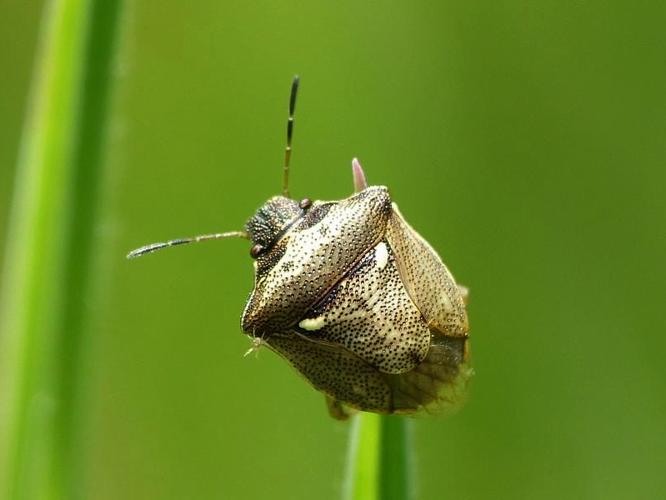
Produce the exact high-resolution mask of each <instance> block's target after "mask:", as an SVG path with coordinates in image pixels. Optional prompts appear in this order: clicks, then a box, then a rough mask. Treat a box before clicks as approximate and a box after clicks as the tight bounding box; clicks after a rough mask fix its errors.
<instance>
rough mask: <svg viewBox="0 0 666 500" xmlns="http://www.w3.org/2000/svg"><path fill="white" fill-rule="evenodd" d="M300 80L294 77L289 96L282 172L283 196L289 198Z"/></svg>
mask: <svg viewBox="0 0 666 500" xmlns="http://www.w3.org/2000/svg"><path fill="white" fill-rule="evenodd" d="M299 82H300V78H299V77H298V75H296V76H294V80H293V81H292V82H291V95H290V96H289V119H288V120H287V147H286V148H285V150H284V169H283V170H282V195H283V196H284V197H285V198H289V160H291V137H292V135H293V133H294V112H295V111H296V94H298V83H299Z"/></svg>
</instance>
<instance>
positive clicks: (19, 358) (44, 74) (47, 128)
mask: <svg viewBox="0 0 666 500" xmlns="http://www.w3.org/2000/svg"><path fill="white" fill-rule="evenodd" d="M103 4H104V5H106V7H100V6H102V5H103ZM118 4H119V2H109V3H106V4H105V2H102V1H97V2H93V1H92V0H52V1H49V2H47V4H46V7H45V10H44V14H43V16H44V17H43V26H42V29H41V32H40V41H39V49H38V53H37V57H36V61H35V70H34V76H33V83H32V89H31V95H30V102H29V110H28V114H27V118H26V123H25V128H24V131H23V136H22V143H21V151H20V154H19V161H18V165H17V173H16V185H15V190H14V198H13V204H12V207H11V215H10V221H9V230H8V237H7V252H6V254H5V262H4V266H3V271H2V276H3V282H2V290H1V293H2V295H1V296H0V298H1V299H2V300H1V303H0V499H11V500H19V499H24V498H25V499H32V498H44V499H65V498H67V499H69V498H72V497H73V494H72V491H73V490H74V480H73V478H72V477H71V472H72V470H73V468H74V467H73V464H74V462H75V459H74V457H73V454H72V450H73V449H74V443H73V442H72V440H73V437H74V432H73V425H72V422H73V418H74V413H73V412H74V411H75V410H73V408H74V407H75V403H76V401H75V400H76V397H77V394H78V393H77V387H78V383H77V367H78V366H79V365H80V359H78V356H79V354H80V346H81V342H82V337H83V335H82V332H83V330H82V328H83V327H82V325H83V319H82V318H83V314H84V313H83V308H82V307H81V303H80V301H79V299H80V294H81V293H82V292H81V290H85V289H87V285H88V283H87V277H86V269H87V264H88V263H89V262H90V254H91V248H90V244H89V242H90V235H91V234H92V229H91V228H92V226H93V222H94V221H93V219H94V216H93V215H92V214H94V208H95V193H96V190H95V187H96V186H97V180H98V178H99V171H100V164H101V155H100V151H101V149H100V148H101V144H102V138H103V134H104V131H105V126H104V125H105V120H106V117H105V104H106V96H107V95H108V83H107V82H108V69H109V67H110V66H109V61H110V57H111V52H112V51H111V50H104V48H105V46H106V45H105V44H108V43H109V42H108V41H109V40H112V39H113V36H109V34H110V33H111V34H112V33H113V32H114V26H115V24H116V20H117V16H116V15H109V5H112V6H117V5H118ZM114 8H115V7H114ZM113 12H114V11H113V9H112V10H111V14H113ZM115 12H117V9H116V11H115ZM100 19H103V20H102V21H101V24H100ZM104 26H107V27H109V26H110V27H111V30H109V29H104ZM100 37H101V38H100ZM100 40H101V42H100ZM104 40H106V41H104ZM91 188H92V190H91V191H90V192H88V194H84V193H85V192H86V191H87V190H90V189H91ZM74 259H75V260H76V263H74Z"/></svg>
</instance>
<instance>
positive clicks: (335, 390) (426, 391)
mask: <svg viewBox="0 0 666 500" xmlns="http://www.w3.org/2000/svg"><path fill="white" fill-rule="evenodd" d="M467 342H468V341H467V339H466V338H455V337H442V338H440V339H439V340H437V341H436V343H434V344H433V345H432V347H431V348H430V350H429V351H428V355H427V356H426V358H425V359H424V360H423V361H422V362H421V363H420V364H419V365H418V366H416V368H414V369H413V370H411V371H409V372H406V373H402V374H399V375H397V374H387V373H382V372H380V371H378V370H377V369H376V368H374V367H373V366H371V365H370V364H368V363H367V362H365V361H363V360H362V359H361V358H359V357H358V356H356V355H354V354H353V353H351V352H349V351H347V350H345V349H340V348H335V347H334V346H329V345H326V344H320V343H315V342H309V341H308V340H306V339H303V338H302V337H300V336H298V335H295V334H289V333H285V334H277V335H273V336H271V337H270V340H269V341H268V345H269V347H270V348H271V349H272V350H274V351H275V352H277V353H278V354H280V355H281V356H282V357H284V358H285V359H286V360H287V361H289V363H290V364H291V365H292V366H293V367H294V368H296V369H297V370H298V371H299V372H300V373H301V374H302V375H303V376H304V377H305V378H306V379H307V380H308V381H309V382H310V383H311V384H312V385H313V386H314V387H315V389H317V390H319V391H322V392H324V393H326V394H328V395H329V396H331V397H333V398H334V399H336V400H338V401H342V402H343V403H344V404H346V405H348V406H351V407H353V408H356V409H358V410H363V411H373V412H377V413H388V414H413V413H416V412H419V411H425V412H441V411H453V410H455V409H457V407H458V406H459V405H460V404H462V402H463V401H464V397H465V394H466V386H467V382H468V381H469V378H470V376H471V375H472V370H471V369H470V368H469V367H468V366H467V364H466V362H465V359H466V344H467Z"/></svg>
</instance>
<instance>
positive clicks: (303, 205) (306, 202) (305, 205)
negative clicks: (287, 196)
mask: <svg viewBox="0 0 666 500" xmlns="http://www.w3.org/2000/svg"><path fill="white" fill-rule="evenodd" d="M298 206H299V207H301V208H302V209H303V210H307V209H308V208H310V207H311V206H312V200H311V199H310V198H303V199H302V200H301V201H300V202H298Z"/></svg>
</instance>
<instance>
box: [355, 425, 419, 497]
mask: <svg viewBox="0 0 666 500" xmlns="http://www.w3.org/2000/svg"><path fill="white" fill-rule="evenodd" d="M411 424H412V421H411V420H408V419H406V418H404V417H397V416H383V415H376V414H373V413H359V414H358V415H356V416H354V417H353V422H352V428H351V431H350V438H349V450H348V457H347V470H346V478H345V483H344V488H343V489H344V491H343V498H344V500H410V499H411V498H413V484H412V462H413V458H412V456H413V450H412V443H411Z"/></svg>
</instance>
